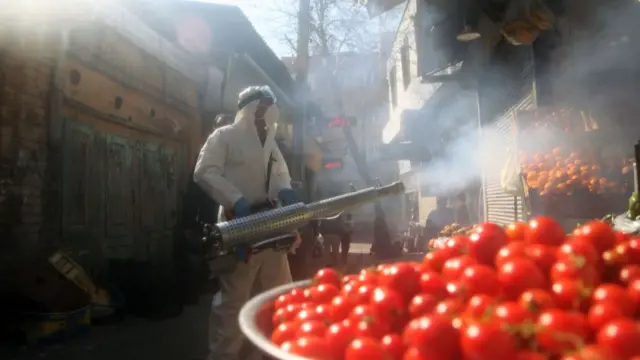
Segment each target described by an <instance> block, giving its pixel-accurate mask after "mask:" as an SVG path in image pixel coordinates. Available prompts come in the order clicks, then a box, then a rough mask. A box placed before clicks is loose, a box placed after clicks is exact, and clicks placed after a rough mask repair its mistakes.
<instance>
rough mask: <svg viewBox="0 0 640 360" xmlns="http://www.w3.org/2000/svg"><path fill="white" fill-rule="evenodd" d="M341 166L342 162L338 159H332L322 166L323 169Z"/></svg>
mask: <svg viewBox="0 0 640 360" xmlns="http://www.w3.org/2000/svg"><path fill="white" fill-rule="evenodd" d="M340 167H342V162H340V161H333V162H329V163H326V164H324V168H325V169H335V168H340Z"/></svg>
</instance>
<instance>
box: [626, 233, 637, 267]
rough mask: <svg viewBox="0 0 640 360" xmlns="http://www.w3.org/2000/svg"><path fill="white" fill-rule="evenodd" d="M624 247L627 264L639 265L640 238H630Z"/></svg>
mask: <svg viewBox="0 0 640 360" xmlns="http://www.w3.org/2000/svg"><path fill="white" fill-rule="evenodd" d="M626 245H627V254H626V258H627V261H628V262H629V264H640V238H637V237H636V238H632V239H630V240H629V241H628V242H627V243H626Z"/></svg>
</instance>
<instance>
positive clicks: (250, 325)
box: [238, 280, 311, 360]
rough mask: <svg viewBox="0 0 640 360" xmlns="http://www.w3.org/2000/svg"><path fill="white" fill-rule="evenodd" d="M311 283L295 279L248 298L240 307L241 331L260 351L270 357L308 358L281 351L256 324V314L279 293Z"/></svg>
mask: <svg viewBox="0 0 640 360" xmlns="http://www.w3.org/2000/svg"><path fill="white" fill-rule="evenodd" d="M310 284H311V280H303V281H297V282H294V283H291V284H287V285H282V286H279V287H276V288H273V289H271V290H269V291H266V292H264V293H262V294H260V295H258V296H256V297H254V298H252V299H251V300H249V301H248V302H247V303H246V304H244V306H243V307H242V309H241V310H240V315H239V316H238V322H239V324H240V329H241V330H242V333H243V334H244V335H245V336H246V337H247V338H248V339H249V341H251V342H252V343H253V344H254V345H255V346H256V347H258V348H259V349H260V350H261V351H262V352H264V353H266V355H269V356H271V357H274V358H276V359H279V360H308V359H306V358H303V357H300V356H297V355H293V354H289V353H286V352H284V351H282V350H281V349H280V348H279V347H278V346H276V345H274V344H273V343H272V342H271V340H270V339H268V338H267V337H266V336H265V335H264V334H262V332H261V331H260V329H258V326H257V325H256V316H257V315H258V312H259V311H260V309H261V308H262V306H263V305H264V304H267V303H268V302H269V301H272V300H273V299H275V298H277V297H278V296H279V295H281V294H283V293H285V292H287V291H289V290H293V289H295V288H301V287H305V286H308V285H310Z"/></svg>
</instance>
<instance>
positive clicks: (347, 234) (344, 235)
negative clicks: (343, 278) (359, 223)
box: [340, 214, 354, 266]
mask: <svg viewBox="0 0 640 360" xmlns="http://www.w3.org/2000/svg"><path fill="white" fill-rule="evenodd" d="M353 230H354V223H353V217H352V216H351V214H346V215H344V221H343V226H342V232H341V234H340V247H341V250H342V254H341V257H340V260H341V265H342V266H346V265H347V263H348V260H349V249H350V248H351V236H352V235H353Z"/></svg>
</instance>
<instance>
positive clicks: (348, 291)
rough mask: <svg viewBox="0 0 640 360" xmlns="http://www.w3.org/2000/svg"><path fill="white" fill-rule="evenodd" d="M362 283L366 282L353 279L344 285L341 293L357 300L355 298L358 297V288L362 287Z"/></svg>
mask: <svg viewBox="0 0 640 360" xmlns="http://www.w3.org/2000/svg"><path fill="white" fill-rule="evenodd" d="M362 285H364V284H363V283H361V282H360V281H351V282H350V283H348V284H345V285H344V286H343V287H342V290H341V291H340V293H341V294H342V295H344V296H345V297H347V298H348V299H350V300H353V301H355V299H356V298H357V297H358V296H357V295H358V289H360V286H362Z"/></svg>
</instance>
